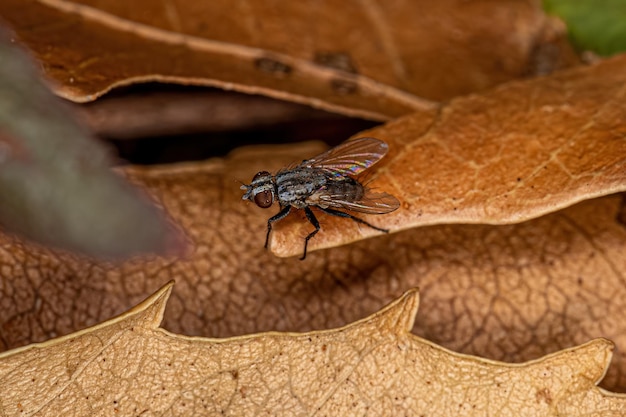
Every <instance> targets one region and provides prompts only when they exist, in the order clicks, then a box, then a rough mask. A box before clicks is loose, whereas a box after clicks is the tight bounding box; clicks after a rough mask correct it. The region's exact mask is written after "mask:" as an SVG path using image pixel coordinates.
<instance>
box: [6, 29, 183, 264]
mask: <svg viewBox="0 0 626 417" xmlns="http://www.w3.org/2000/svg"><path fill="white" fill-rule="evenodd" d="M0 29H1V28H0ZM14 43H15V40H14V39H11V36H10V35H9V34H7V33H6V32H3V31H2V30H0V63H1V64H0V196H2V197H1V198H0V229H1V230H4V231H11V232H14V233H17V234H19V235H21V236H25V237H27V238H30V239H32V240H35V241H37V242H39V243H42V244H45V245H51V246H54V247H59V248H63V249H67V250H71V251H74V252H78V253H82V254H85V255H88V256H92V257H99V258H107V259H111V258H125V257H129V256H132V255H135V254H139V253H165V252H173V251H175V250H176V248H175V247H173V246H176V245H177V237H176V236H177V235H176V234H175V233H174V232H173V228H172V227H171V226H170V225H169V223H168V222H167V220H166V219H165V216H164V215H163V213H162V212H161V211H160V210H159V209H157V208H156V207H155V206H154V205H153V204H151V202H150V201H149V200H148V198H146V197H145V196H141V195H140V193H139V192H137V190H136V189H134V188H133V187H131V186H130V184H128V183H127V182H126V181H125V180H124V179H123V178H121V177H120V176H119V175H116V174H115V173H113V172H112V170H111V158H110V157H109V155H108V152H107V150H106V149H105V148H104V146H103V145H102V144H100V143H98V142H97V141H96V140H94V139H92V138H91V137H90V135H89V132H87V131H86V129H84V128H83V127H82V126H81V125H80V124H79V123H77V121H76V120H75V117H74V114H73V113H72V111H71V110H70V109H69V107H68V106H67V105H66V104H65V103H64V102H63V101H62V100H61V99H59V98H57V97H56V96H54V95H53V94H52V93H51V92H50V90H49V89H48V87H47V85H46V84H45V83H44V82H43V81H42V80H41V75H40V74H39V72H38V71H37V69H36V68H37V65H36V64H35V62H34V61H33V60H32V59H31V58H30V57H28V56H27V54H26V53H25V52H24V51H23V50H21V49H20V48H19V47H17V46H16V45H15V44H14Z"/></svg>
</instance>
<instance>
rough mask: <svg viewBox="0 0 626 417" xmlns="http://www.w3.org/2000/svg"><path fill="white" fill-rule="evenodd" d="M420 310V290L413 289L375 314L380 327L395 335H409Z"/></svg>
mask: <svg viewBox="0 0 626 417" xmlns="http://www.w3.org/2000/svg"><path fill="white" fill-rule="evenodd" d="M418 308H419V289H418V288H411V289H409V290H408V291H406V292H405V293H404V294H402V295H401V296H400V297H399V298H398V299H396V300H394V301H392V302H391V303H390V304H388V305H387V306H386V307H384V308H383V309H382V310H380V311H378V312H377V313H375V316H377V317H378V318H379V319H380V326H381V327H385V328H387V329H392V330H393V332H394V333H409V332H410V331H411V329H412V328H413V325H414V324H415V317H416V316H417V310H418Z"/></svg>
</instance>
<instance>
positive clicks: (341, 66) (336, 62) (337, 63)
mask: <svg viewBox="0 0 626 417" xmlns="http://www.w3.org/2000/svg"><path fill="white" fill-rule="evenodd" d="M313 60H314V61H315V63H316V64H318V65H321V66H323V67H328V68H333V69H338V70H340V71H344V72H349V73H350V74H358V72H357V70H356V67H355V66H354V64H353V63H352V58H350V55H348V53H346V52H328V51H324V52H316V53H315V57H314V58H313Z"/></svg>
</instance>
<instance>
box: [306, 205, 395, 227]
mask: <svg viewBox="0 0 626 417" xmlns="http://www.w3.org/2000/svg"><path fill="white" fill-rule="evenodd" d="M317 208H319V209H320V210H322V211H323V212H324V213H328V214H330V215H332V216H337V217H343V218H346V219H352V220H354V221H355V222H357V223H361V224H364V225H366V226H368V227H371V228H372V229H375V230H378V231H379V232H383V233H389V230H388V229H383V228H380V227H376V226H374V225H373V224H370V223H368V222H366V221H365V220H363V219H359V218H358V217H355V216H353V215H352V214H348V213H344V212H343V211H339V210H333V209H330V208H322V207H319V206H318V207H317Z"/></svg>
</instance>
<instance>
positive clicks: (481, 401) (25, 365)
mask: <svg viewBox="0 0 626 417" xmlns="http://www.w3.org/2000/svg"><path fill="white" fill-rule="evenodd" d="M171 288H172V283H170V284H168V285H166V286H165V287H164V288H162V289H161V290H160V291H159V292H157V293H156V294H155V295H153V296H152V297H150V298H149V299H148V300H146V301H144V302H143V303H141V304H140V305H138V306H137V307H135V308H134V309H132V310H130V311H129V312H127V313H125V314H123V315H122V316H120V317H118V318H115V319H112V320H109V321H107V322H104V323H102V324H99V325H97V326H95V327H93V328H90V329H86V330H83V331H81V332H78V333H76V334H72V335H68V336H66V337H63V338H59V339H57V340H51V341H49V342H46V343H42V344H39V345H32V346H28V347H25V348H23V349H17V350H15V351H11V352H6V353H4V354H2V355H0V380H2V381H3V383H2V384H1V385H0V409H1V410H2V414H3V416H7V417H8V416H23V415H29V416H48V415H50V416H60V415H63V416H94V415H138V414H139V415H146V414H150V415H152V414H155V415H162V416H169V415H176V416H192V415H194V416H197V415H217V414H219V415H236V416H244V415H259V414H268V415H270V414H271V415H285V416H296V415H334V416H343V415H356V414H358V415H377V416H379V415H405V416H412V415H415V416H419V415H425V414H433V415H434V414H436V415H438V416H457V415H460V414H462V415H466V416H486V415H495V414H497V415H500V416H519V415H524V416H555V415H567V416H583V415H603V416H609V415H614V416H618V415H619V416H621V415H624V413H626V396H625V395H619V394H614V393H610V392H607V391H604V390H601V389H598V388H597V387H596V384H597V382H598V381H599V380H600V379H602V377H603V376H604V373H605V371H606V368H607V367H608V365H609V361H610V358H611V353H612V349H613V345H612V343H611V342H610V341H608V340H606V339H596V340H593V341H591V342H589V343H586V344H584V345H582V346H578V347H574V348H571V349H567V350H564V351H561V352H557V353H555V354H552V355H549V356H547V357H544V358H541V359H537V360H534V361H531V362H528V363H524V364H515V365H511V364H506V363H501V362H495V361H489V360H485V359H481V358H478V357H472V356H467V355H461V354H457V353H454V352H451V351H448V350H446V349H443V348H441V347H439V346H437V345H435V344H433V343H430V342H428V341H426V340H424V339H421V338H419V337H416V336H414V335H412V334H410V330H411V328H412V327H413V321H414V317H415V315H416V313H417V307H418V294H417V292H416V291H409V292H407V293H406V294H405V295H404V296H403V297H401V298H400V299H398V300H396V301H395V302H393V303H392V304H391V305H389V306H388V307H386V308H384V309H383V310H381V311H379V312H378V313H376V314H374V315H372V316H370V317H367V318H365V319H363V320H359V321H357V322H356V323H353V324H350V325H348V326H345V327H343V328H339V329H335V330H327V331H317V332H311V333H303V334H294V333H266V334H259V335H251V336H245V337H237V338H232V339H223V340H218V339H201V338H189V337H185V336H180V335H175V334H171V333H168V332H166V331H164V330H163V329H161V328H159V327H158V326H159V324H160V322H161V320H162V317H163V313H164V309H165V303H166V302H167V299H168V297H169V293H170V291H171Z"/></svg>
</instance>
